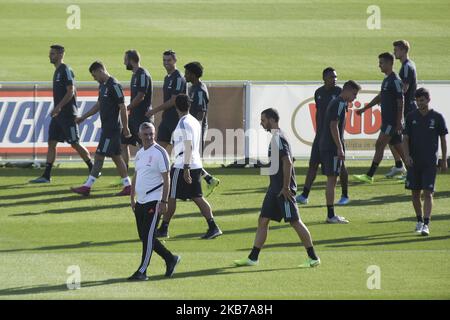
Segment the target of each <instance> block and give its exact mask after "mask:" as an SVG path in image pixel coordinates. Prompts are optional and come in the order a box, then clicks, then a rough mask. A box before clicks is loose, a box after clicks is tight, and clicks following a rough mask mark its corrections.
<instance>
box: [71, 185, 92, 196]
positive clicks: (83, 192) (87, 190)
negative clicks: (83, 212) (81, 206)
mask: <svg viewBox="0 0 450 320" xmlns="http://www.w3.org/2000/svg"><path fill="white" fill-rule="evenodd" d="M70 190H72V192H75V193H78V194H81V195H82V196H85V197H87V196H89V195H90V193H91V188H89V187H86V186H81V187H78V188H73V187H71V188H70Z"/></svg>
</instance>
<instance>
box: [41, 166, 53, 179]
mask: <svg viewBox="0 0 450 320" xmlns="http://www.w3.org/2000/svg"><path fill="white" fill-rule="evenodd" d="M52 167H53V163H50V162H47V163H46V164H45V171H44V174H43V175H42V176H43V177H44V178H46V179H48V180H50V174H51V171H52Z"/></svg>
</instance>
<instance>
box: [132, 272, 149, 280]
mask: <svg viewBox="0 0 450 320" xmlns="http://www.w3.org/2000/svg"><path fill="white" fill-rule="evenodd" d="M127 280H128V281H147V280H148V277H147V275H146V274H145V273H141V272H139V271H136V272H135V273H133V275H132V276H131V277H129V278H128V279H127Z"/></svg>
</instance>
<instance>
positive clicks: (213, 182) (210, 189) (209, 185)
mask: <svg viewBox="0 0 450 320" xmlns="http://www.w3.org/2000/svg"><path fill="white" fill-rule="evenodd" d="M219 184H220V180H219V179H217V178H214V177H211V180H209V183H207V187H206V190H207V193H206V197H209V196H210V195H211V194H212V193H213V192H214V190H215V189H216V188H217V187H218V186H219Z"/></svg>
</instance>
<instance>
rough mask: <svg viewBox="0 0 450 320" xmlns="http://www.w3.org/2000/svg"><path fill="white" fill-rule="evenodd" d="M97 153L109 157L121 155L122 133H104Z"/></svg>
mask: <svg viewBox="0 0 450 320" xmlns="http://www.w3.org/2000/svg"><path fill="white" fill-rule="evenodd" d="M96 153H97V154H99V155H102V156H107V157H112V156H118V155H120V154H121V152H120V131H116V132H102V134H101V136H100V141H99V142H98V147H97V151H96Z"/></svg>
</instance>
